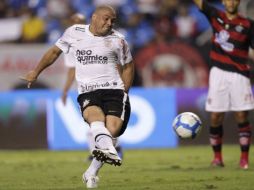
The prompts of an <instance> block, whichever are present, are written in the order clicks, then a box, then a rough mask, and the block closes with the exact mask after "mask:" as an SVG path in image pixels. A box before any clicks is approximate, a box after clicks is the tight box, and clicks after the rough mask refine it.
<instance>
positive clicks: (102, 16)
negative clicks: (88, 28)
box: [94, 10, 116, 36]
mask: <svg viewBox="0 0 254 190" xmlns="http://www.w3.org/2000/svg"><path fill="white" fill-rule="evenodd" d="M115 20H116V15H115V13H114V12H112V11H110V10H101V11H100V12H98V13H96V17H95V22H94V24H95V25H96V26H95V27H96V32H97V34H99V35H102V36H104V35H106V34H108V33H109V32H110V31H111V30H112V28H113V26H114V24H115Z"/></svg>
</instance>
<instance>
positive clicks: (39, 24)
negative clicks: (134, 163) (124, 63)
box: [0, 0, 254, 150]
mask: <svg viewBox="0 0 254 190" xmlns="http://www.w3.org/2000/svg"><path fill="white" fill-rule="evenodd" d="M105 2H106V3H107V4H111V5H112V6H114V7H115V8H116V9H117V12H118V16H119V19H118V21H117V24H116V29H118V30H120V31H121V32H122V33H123V34H125V35H126V39H127V41H128V43H129V44H130V46H131V50H132V53H133V56H134V61H135V65H136V71H137V72H136V75H135V81H134V87H133V88H132V90H131V92H130V95H131V103H132V107H133V113H132V115H131V121H130V125H129V128H128V130H127V134H126V135H125V136H123V137H122V138H121V141H122V144H123V147H125V148H173V147H177V146H179V145H185V144H208V128H207V126H208V122H209V117H208V114H207V113H206V112H205V111H204V102H205V98H206V93H207V80H208V70H209V67H210V65H209V59H208V51H209V47H210V42H209V37H210V35H211V31H210V28H209V24H208V22H207V20H206V19H205V17H204V16H203V15H202V14H201V13H200V12H199V11H198V9H197V8H196V7H195V6H194V5H193V4H192V2H191V1H189V0H185V1H183V0H182V1H180V0H136V1H135V0H122V1H117V0H107V1H103V0H94V1H91V0H72V1H71V0H2V1H0V31H1V32H0V50H1V51H0V81H1V85H0V149H36V148H43V149H48V148H49V149H54V150H58V149H85V148H87V146H86V142H85V141H86V139H85V135H84V134H85V131H84V130H86V128H87V127H86V126H85V124H84V123H83V122H82V119H81V118H80V116H79V112H78V107H77V105H76V91H75V85H73V88H72V89H71V93H70V99H69V100H68V103H69V104H68V106H67V108H62V107H61V106H62V105H61V102H60V96H61V89H62V88H63V85H64V82H65V78H66V68H65V67H64V64H63V59H62V58H60V59H59V60H58V61H57V63H56V64H55V65H54V66H53V67H51V68H49V69H47V71H46V72H45V73H43V74H42V75H41V76H40V78H39V80H38V81H37V83H36V84H35V85H34V86H33V89H31V90H27V89H25V83H23V82H22V81H21V80H20V79H19V76H21V75H23V74H24V73H26V72H27V71H28V70H30V69H31V68H33V66H34V65H35V64H37V62H38V60H39V59H40V57H41V56H42V54H43V53H44V52H45V51H46V49H47V48H48V47H49V46H50V45H52V44H53V43H54V42H55V41H56V39H57V38H58V37H59V36H60V35H61V34H62V32H63V31H64V29H65V28H66V27H67V25H68V24H69V20H68V18H69V17H70V15H72V14H73V13H76V12H80V13H82V14H84V15H85V16H86V18H87V20H88V22H89V17H90V16H91V13H92V11H93V10H94V8H95V6H96V5H99V4H101V3H105ZM210 2H212V3H214V4H215V5H217V6H219V7H220V5H219V3H218V2H219V1H212V0H211V1H210ZM240 11H241V13H242V14H243V15H245V16H249V17H251V18H252V19H254V16H253V14H254V3H253V1H251V0H250V1H248V0H246V1H242V4H241V7H240ZM249 61H250V63H253V61H254V55H251V56H250V60H249ZM252 65H253V64H252ZM253 73H254V72H253V68H252V76H253ZM252 78H253V77H252ZM142 106H143V107H142ZM141 108H142V109H141ZM59 110H64V111H59ZM184 111H192V112H194V113H197V114H198V115H199V116H200V117H201V119H202V121H203V123H204V128H203V130H202V133H201V135H200V136H199V137H198V138H197V139H195V140H193V141H179V139H177V138H176V136H175V135H174V133H173V131H172V128H171V123H172V120H173V118H174V117H175V116H176V114H177V113H180V112H184ZM66 114H67V116H66ZM253 116H254V115H253V112H251V115H250V118H251V123H252V124H254V117H253ZM225 126H226V127H225V143H233V144H234V143H237V138H236V137H237V133H236V132H237V130H236V125H235V123H234V120H233V119H232V114H231V113H229V114H227V116H226V121H225ZM80 132H81V133H80ZM79 134H81V135H79ZM82 134H83V135H82Z"/></svg>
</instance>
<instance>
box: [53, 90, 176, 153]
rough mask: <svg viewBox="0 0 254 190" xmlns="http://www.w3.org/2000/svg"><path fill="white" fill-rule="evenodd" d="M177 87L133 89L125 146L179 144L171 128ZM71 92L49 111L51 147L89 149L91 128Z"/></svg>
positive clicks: (122, 140)
mask: <svg viewBox="0 0 254 190" xmlns="http://www.w3.org/2000/svg"><path fill="white" fill-rule="evenodd" d="M175 94H176V92H175V90H174V89H168V88H161V89H156V88H154V89H142V88H134V89H132V90H131V91H130V103H131V107H132V113H131V117H130V121H129V125H128V128H127V129H126V131H125V133H124V134H123V135H122V136H121V137H120V142H121V144H122V146H123V147H124V148H158V147H160V148H163V147H167V148H169V147H176V146H177V138H176V136H175V134H174V132H173V130H172V128H171V122H172V120H173V119H174V117H175V115H176V101H175ZM76 96H77V95H76V93H71V94H70V97H69V99H68V100H67V104H66V105H65V106H64V105H63V104H62V102H61V100H60V99H56V100H54V101H52V102H51V104H52V105H51V106H49V108H50V110H48V111H49V113H50V114H48V142H49V147H50V149H83V148H87V144H86V141H87V131H88V129H89V127H88V126H87V124H86V123H85V122H84V121H83V119H82V117H81V114H80V112H79V109H78V106H77V103H76Z"/></svg>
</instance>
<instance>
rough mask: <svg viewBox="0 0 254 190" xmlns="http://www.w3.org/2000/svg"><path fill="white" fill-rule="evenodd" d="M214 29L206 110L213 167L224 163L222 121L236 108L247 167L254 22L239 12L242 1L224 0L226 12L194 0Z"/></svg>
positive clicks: (253, 102)
mask: <svg viewBox="0 0 254 190" xmlns="http://www.w3.org/2000/svg"><path fill="white" fill-rule="evenodd" d="M194 2H195V3H196V5H197V6H198V7H199V8H200V10H201V11H202V12H203V13H204V14H205V15H206V17H207V18H208V20H209V21H210V24H211V26H212V29H213V36H212V48H211V51H210V60H211V65H212V67H211V70H210V76H209V91H208V97H207V102H206V111H208V112H211V118H210V119H211V124H210V143H211V145H212V148H213V151H214V159H213V161H212V165H213V166H224V163H223V159H222V153H221V150H222V137H223V120H224V115H225V112H228V111H233V112H234V116H235V119H236V121H237V123H238V131H239V143H240V147H241V157H240V163H239V165H240V168H242V169H248V167H249V160H248V153H249V148H250V144H251V142H250V140H251V126H250V123H249V120H248V111H249V110H252V109H254V100H253V94H252V90H251V83H250V78H249V77H250V76H249V73H250V67H249V65H248V63H247V61H248V52H249V48H254V23H253V21H251V20H250V19H247V18H244V17H242V16H240V15H239V14H238V6H239V4H240V0H222V3H223V5H224V7H225V10H224V11H221V10H219V9H216V8H215V7H213V6H211V5H210V4H209V3H208V2H207V1H206V0H194Z"/></svg>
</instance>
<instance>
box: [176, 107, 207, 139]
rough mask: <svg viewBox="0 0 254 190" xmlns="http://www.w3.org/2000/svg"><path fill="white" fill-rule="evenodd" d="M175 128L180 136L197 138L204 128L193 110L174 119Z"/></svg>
mask: <svg viewBox="0 0 254 190" xmlns="http://www.w3.org/2000/svg"><path fill="white" fill-rule="evenodd" d="M173 129H174V131H175V132H176V134H177V136H179V137H180V138H183V139H186V138H192V139H193V138H195V137H196V136H197V135H198V134H199V132H200V130H201V129H202V122H201V120H200V118H199V117H198V116H197V115H196V114H194V113H192V112H183V113H181V114H179V115H177V116H176V117H175V119H174V121H173Z"/></svg>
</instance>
